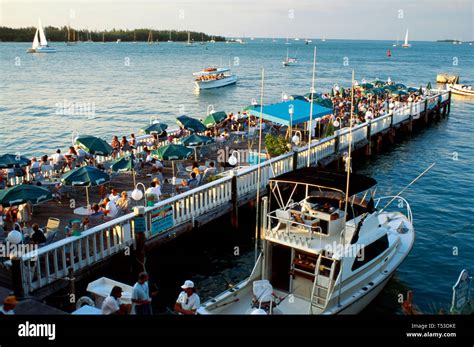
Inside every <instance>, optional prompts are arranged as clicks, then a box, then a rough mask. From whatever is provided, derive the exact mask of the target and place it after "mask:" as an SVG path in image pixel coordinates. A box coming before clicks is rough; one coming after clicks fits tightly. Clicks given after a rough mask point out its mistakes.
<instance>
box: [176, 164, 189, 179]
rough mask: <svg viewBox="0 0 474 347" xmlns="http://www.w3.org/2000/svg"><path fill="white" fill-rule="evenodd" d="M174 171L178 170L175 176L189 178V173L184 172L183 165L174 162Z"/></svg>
mask: <svg viewBox="0 0 474 347" xmlns="http://www.w3.org/2000/svg"><path fill="white" fill-rule="evenodd" d="M176 169H177V170H178V172H177V175H176V176H178V177H179V176H184V177H187V176H189V173H188V172H187V171H186V169H185V168H184V165H183V163H182V162H176Z"/></svg>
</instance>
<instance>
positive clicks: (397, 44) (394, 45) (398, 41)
mask: <svg viewBox="0 0 474 347" xmlns="http://www.w3.org/2000/svg"><path fill="white" fill-rule="evenodd" d="M392 46H393V47H398V46H400V40H399V39H398V37H397V43H394V44H393V45H392Z"/></svg>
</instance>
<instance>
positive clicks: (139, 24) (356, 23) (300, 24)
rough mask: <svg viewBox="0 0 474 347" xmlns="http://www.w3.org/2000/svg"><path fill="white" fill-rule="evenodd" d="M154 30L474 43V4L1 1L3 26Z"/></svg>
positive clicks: (461, 0)
mask: <svg viewBox="0 0 474 347" xmlns="http://www.w3.org/2000/svg"><path fill="white" fill-rule="evenodd" d="M38 17H39V18H41V20H42V22H43V25H45V26H48V25H51V26H62V25H66V24H68V23H69V24H70V25H71V26H73V27H76V28H88V29H93V30H103V29H112V28H123V29H133V28H153V29H179V30H188V29H189V30H195V31H204V32H206V33H209V34H215V35H223V36H231V37H240V36H245V37H252V36H253V37H287V36H289V37H290V38H291V37H299V38H307V37H308V38H309V37H310V38H318V37H322V36H325V37H326V38H348V39H388V40H395V39H396V38H397V37H400V39H403V37H404V35H405V31H406V29H407V28H408V29H409V30H410V40H414V41H416V40H436V39H445V38H456V39H461V40H465V41H467V40H474V0H293V1H292V0H257V1H250V0H205V1H202V0H185V1H182V0H177V1H172V0H145V1H130V0H128V1H122V0H114V1H112V0H105V1H103V0H102V1H100V0H99V1H92V0H82V1H77V0H75V1H68V0H53V1H40V0H26V1H22V0H0V25H1V26H10V27H24V26H34V25H36V23H37V21H38Z"/></svg>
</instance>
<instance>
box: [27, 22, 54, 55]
mask: <svg viewBox="0 0 474 347" xmlns="http://www.w3.org/2000/svg"><path fill="white" fill-rule="evenodd" d="M38 37H39V38H38ZM26 52H27V53H56V49H54V48H53V47H50V46H49V45H48V41H47V40H46V35H45V33H44V30H43V27H42V25H41V20H40V19H38V27H37V28H36V32H35V36H34V38H33V43H32V45H31V48H28V49H27V50H26Z"/></svg>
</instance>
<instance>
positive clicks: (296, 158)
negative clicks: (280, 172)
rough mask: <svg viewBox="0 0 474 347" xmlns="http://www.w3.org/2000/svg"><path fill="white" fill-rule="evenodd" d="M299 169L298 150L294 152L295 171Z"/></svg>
mask: <svg viewBox="0 0 474 347" xmlns="http://www.w3.org/2000/svg"><path fill="white" fill-rule="evenodd" d="M297 169H298V150H296V149H294V150H293V171H295V170H297Z"/></svg>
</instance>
